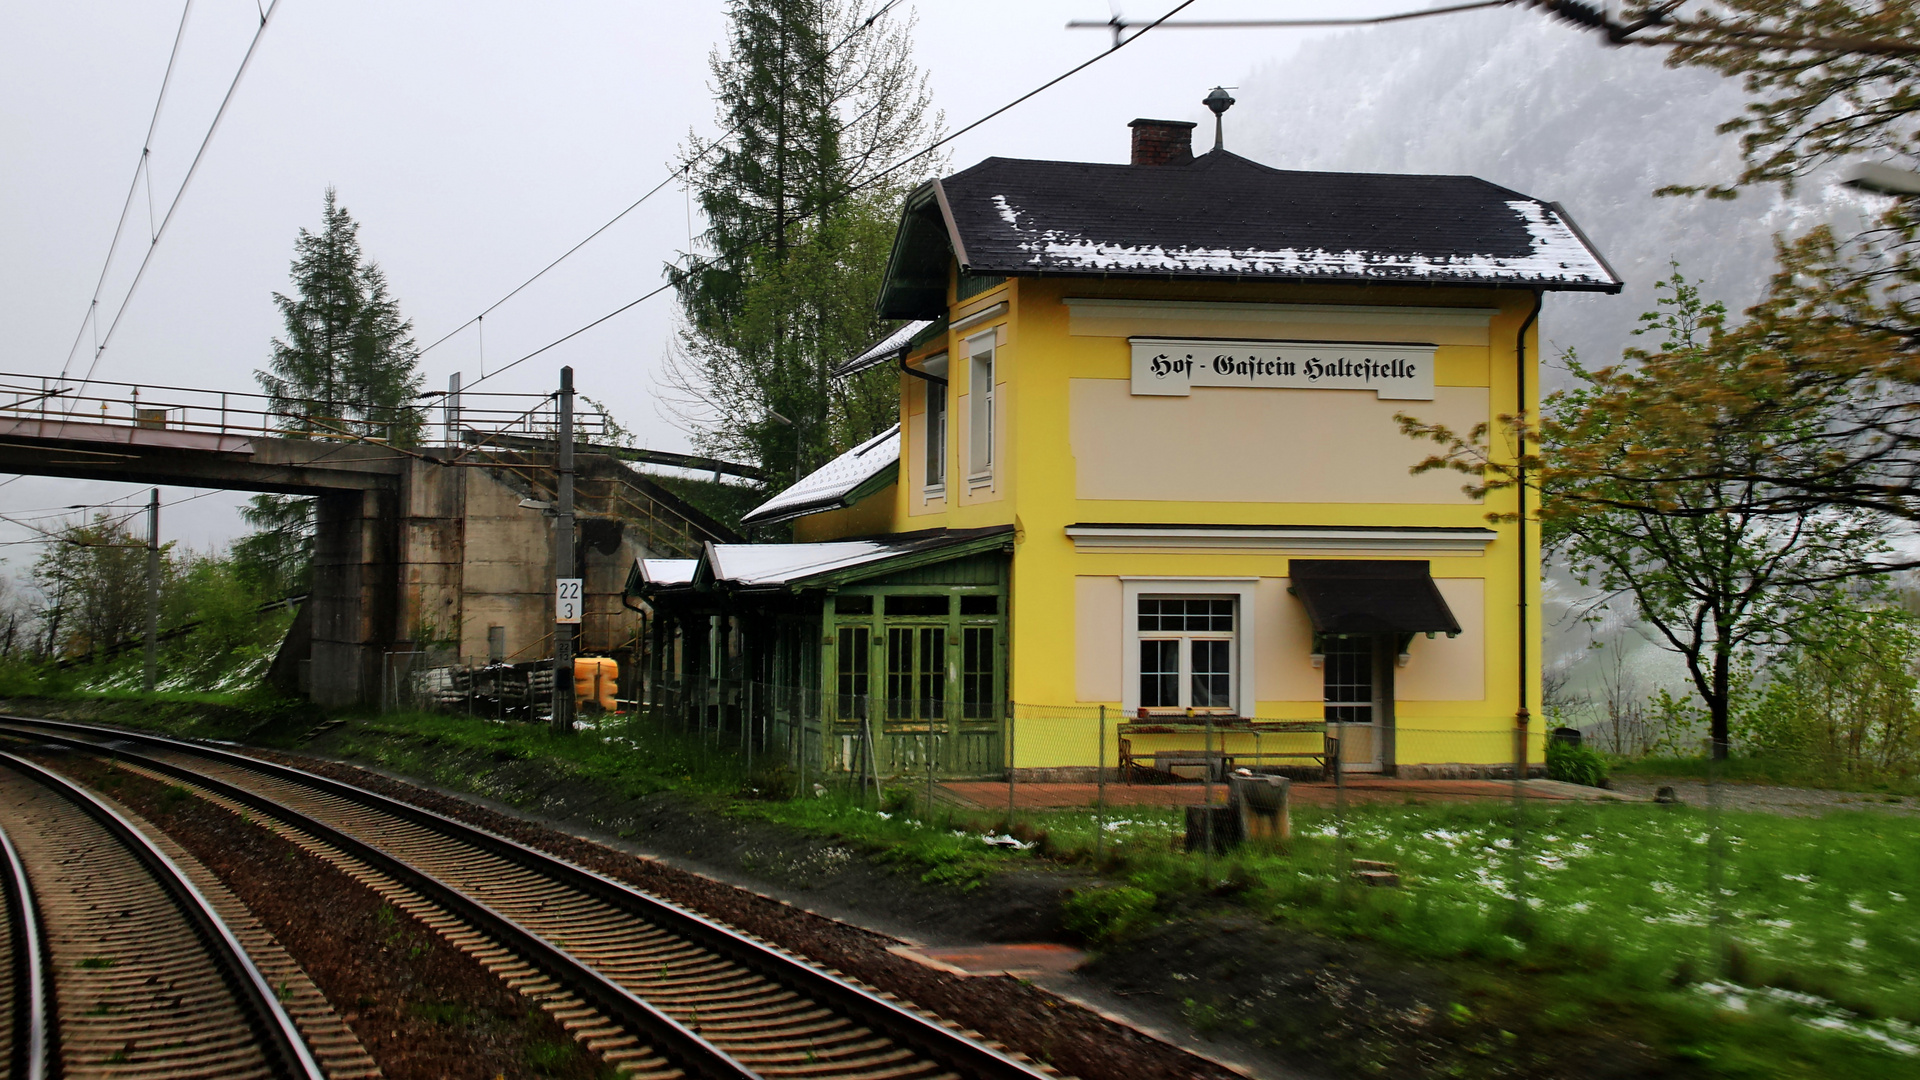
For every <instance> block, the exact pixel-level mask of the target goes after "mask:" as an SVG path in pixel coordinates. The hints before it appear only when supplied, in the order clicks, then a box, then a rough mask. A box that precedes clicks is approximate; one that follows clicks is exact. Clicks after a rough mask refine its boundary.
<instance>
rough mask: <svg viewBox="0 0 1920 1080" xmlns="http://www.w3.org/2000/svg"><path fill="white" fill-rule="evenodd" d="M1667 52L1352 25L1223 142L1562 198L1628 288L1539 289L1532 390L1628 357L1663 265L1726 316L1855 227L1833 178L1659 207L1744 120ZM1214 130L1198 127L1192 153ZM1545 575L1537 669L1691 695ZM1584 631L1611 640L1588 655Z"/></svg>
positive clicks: (1492, 16) (1731, 146)
mask: <svg viewBox="0 0 1920 1080" xmlns="http://www.w3.org/2000/svg"><path fill="white" fill-rule="evenodd" d="M1664 59H1665V53H1664V52H1663V51H1660V50H1654V49H1645V48H1609V47H1606V46H1604V45H1603V44H1601V43H1600V41H1599V40H1598V39H1597V38H1596V37H1595V36H1594V35H1592V34H1590V33H1582V32H1580V31H1577V30H1575V29H1573V28H1571V27H1568V26H1564V25H1560V24H1556V23H1553V22H1550V21H1549V20H1547V19H1545V18H1542V17H1540V16H1539V15H1537V14H1533V13H1530V12H1523V11H1509V10H1495V11H1486V12H1474V13H1470V14H1466V15H1458V16H1446V17H1440V18H1435V19H1432V20H1422V21H1418V22H1412V23H1401V24H1397V25H1391V26H1384V27H1375V28H1370V29H1366V30H1360V31H1354V32H1350V33H1346V34H1342V35H1339V36H1335V37H1331V38H1324V39H1319V40H1316V41H1313V42H1311V43H1309V44H1307V45H1306V46H1305V47H1304V48H1302V49H1301V50H1299V51H1298V52H1296V53H1294V54H1293V55H1291V56H1289V57H1286V58H1284V59H1281V60H1276V61H1274V62H1271V63H1268V64H1266V65H1263V66H1262V67H1260V68H1259V69H1257V70H1255V71H1253V72H1252V73H1250V74H1247V75H1244V76H1242V77H1241V79H1240V87H1239V89H1237V90H1235V91H1234V96H1235V97H1236V98H1238V99H1239V104H1237V105H1236V106H1235V107H1234V109H1233V110H1232V111H1230V112H1228V113H1227V116H1226V128H1227V132H1226V144H1227V146H1228V147H1229V148H1230V149H1233V150H1235V151H1236V152H1238V153H1241V154H1244V155H1246V156H1248V157H1252V158H1254V159H1255V160H1258V161H1261V162H1264V163H1266V164H1269V165H1273V166H1275V167H1278V168H1290V169H1313V170H1352V171H1363V172H1409V173H1456V174H1458V173H1464V174H1469V175H1475V176H1480V177H1483V178H1485V179H1487V180H1490V181H1493V182H1494V183H1497V184H1501V185H1504V186H1507V187H1510V188H1513V189H1514V190H1516V191H1519V192H1522V193H1524V194H1527V195H1531V196H1535V197H1538V198H1542V199H1551V200H1556V201H1558V202H1560V203H1562V204H1563V205H1564V206H1565V207H1566V209H1567V210H1568V212H1569V213H1571V214H1572V216H1573V218H1574V220H1575V221H1577V222H1578V223H1579V224H1580V226H1581V227H1582V228H1583V229H1584V230H1585V232H1586V233H1587V235H1588V236H1589V237H1590V238H1591V239H1592V240H1593V242H1594V244H1595V246H1597V247H1598V248H1599V249H1600V251H1601V253H1602V254H1603V255H1605V256H1606V258H1607V260H1608V261H1609V262H1610V263H1612V265H1613V267H1614V269H1615V271H1616V272H1618V273H1619V274H1620V276H1621V277H1622V278H1624V279H1625V280H1626V282H1627V287H1626V289H1625V290H1624V291H1623V292H1622V293H1621V294H1620V295H1618V296H1606V295H1597V294H1565V293H1562V294H1549V295H1548V297H1547V301H1546V309H1545V311H1544V312H1543V313H1542V316H1541V318H1542V323H1541V326H1542V346H1543V352H1544V359H1545V361H1546V362H1547V364H1548V365H1549V367H1548V370H1547V371H1546V372H1545V374H1544V379H1543V382H1544V386H1545V388H1546V389H1553V388H1555V387H1556V386H1557V385H1563V384H1564V377H1556V371H1555V370H1554V368H1555V367H1556V366H1557V364H1556V361H1557V360H1558V358H1559V356H1560V355H1561V353H1562V352H1563V351H1564V350H1566V349H1568V348H1573V349H1575V350H1577V351H1578V353H1579V354H1580V356H1581V357H1582V358H1583V359H1584V360H1585V361H1586V362H1588V363H1591V364H1605V363H1610V362H1613V361H1616V360H1618V359H1619V358H1620V354H1621V349H1622V348H1623V347H1625V346H1626V345H1627V344H1629V343H1630V342H1632V341H1633V340H1634V339H1633V338H1632V337H1631V336H1630V333H1629V332H1630V331H1631V330H1632V329H1633V327H1634V326H1635V325H1636V319H1637V316H1638V315H1639V313H1640V312H1642V311H1645V310H1647V309H1648V308H1650V307H1652V306H1653V300H1654V290H1653V282H1654V281H1656V280H1657V279H1659V278H1661V277H1664V276H1666V275H1667V274H1668V273H1669V268H1668V263H1669V261H1670V260H1675V259H1677V260H1678V261H1679V262H1680V264H1681V266H1682V269H1683V270H1684V271H1685V272H1686V274H1687V276H1688V277H1690V278H1704V279H1706V282H1707V284H1706V291H1707V294H1708V295H1709V296H1710V297H1713V298H1715V299H1719V300H1722V301H1723V302H1725V303H1726V304H1727V305H1728V307H1729V308H1730V309H1731V310H1733V311H1734V312H1736V313H1737V312H1739V311H1740V310H1741V309H1743V308H1745V307H1747V306H1748V305H1750V304H1752V303H1753V302H1755V301H1756V300H1757V299H1759V296H1760V294H1761V291H1762V290H1763V288H1764V287H1765V285H1766V282H1767V278H1768V276H1769V274H1770V273H1771V271H1772V268H1773V236H1774V235H1775V234H1776V233H1786V234H1794V233H1799V232H1802V231H1804V230H1806V229H1809V228H1812V227H1813V226H1815V225H1817V224H1820V223H1821V222H1823V221H1827V220H1832V221H1834V222H1835V224H1837V225H1839V226H1841V227H1842V228H1843V229H1847V228H1850V227H1852V226H1853V225H1854V224H1855V223H1857V221H1858V217H1857V208H1858V207H1860V206H1861V205H1862V201H1863V200H1862V198H1861V197H1860V196H1857V195H1855V194H1854V193H1852V192H1850V191H1848V190H1847V189H1844V188H1835V187H1833V186H1832V184H1831V182H1830V180H1828V179H1827V178H1816V179H1815V180H1814V181H1810V182H1807V183H1805V184H1803V185H1801V186H1800V188H1799V189H1798V190H1797V191H1796V192H1795V193H1794V194H1793V195H1787V194H1785V193H1783V192H1781V191H1780V190H1779V189H1778V188H1765V189H1756V190H1749V191H1746V192H1743V193H1742V194H1741V196H1740V197H1739V198H1738V199H1735V200H1732V201H1730V202H1729V201H1722V200H1709V199H1706V198H1702V197H1669V198H1655V197H1654V196H1653V191H1654V189H1655V188H1657V187H1660V186H1662V185H1666V184H1687V183H1702V184H1704V183H1710V182H1722V183H1724V182H1726V181H1728V180H1731V179H1732V178H1733V177H1735V176H1737V175H1738V173H1739V169H1740V159H1739V146H1738V143H1737V137H1736V136H1732V135H1721V134H1718V133H1717V132H1715V131H1714V128H1715V127H1716V126H1717V125H1719V124H1720V123H1722V122H1723V121H1725V120H1728V119H1730V118H1732V117H1734V116H1737V115H1739V113H1740V112H1741V110H1742V108H1743V105H1744V98H1743V95H1742V93H1741V88H1740V85H1739V83H1738V82H1737V81H1734V80H1729V79H1726V78H1723V77H1722V76H1720V75H1719V74H1717V73H1714V72H1711V71H1705V70H1700V69H1691V68H1689V69H1678V70H1676V69H1670V68H1667V67H1666V66H1665V64H1664ZM1226 74H1227V73H1224V72H1223V73H1222V75H1223V76H1224V75H1226ZM1202 115H1203V116H1204V115H1205V114H1204V113H1203V114H1202ZM1208 119H1211V118H1210V117H1208ZM1210 127H1211V125H1210V124H1203V126H1202V127H1201V128H1200V129H1199V130H1196V131H1195V133H1194V134H1195V142H1196V144H1201V145H1205V144H1204V143H1202V140H1203V139H1204V138H1205V137H1206V136H1208V135H1210V134H1211V132H1210V131H1208V130H1207V129H1208V128H1210ZM1414 456H1415V453H1414V448H1412V447H1409V458H1410V460H1411V459H1412V458H1413V457H1414ZM1544 584H1545V587H1546V593H1545V610H1544V611H1542V612H1541V617H1542V618H1543V620H1544V625H1543V626H1542V627H1541V631H1542V638H1543V639H1544V644H1545V648H1546V654H1545V660H1546V663H1547V667H1548V669H1549V671H1559V672H1561V673H1564V674H1565V675H1567V676H1568V677H1569V688H1570V691H1571V693H1572V694H1573V695H1576V696H1578V695H1585V696H1588V697H1589V698H1598V697H1600V696H1603V691H1604V687H1603V686H1602V684H1603V683H1607V684H1611V685H1612V686H1613V688H1614V692H1615V693H1618V692H1620V690H1621V689H1622V684H1623V683H1624V684H1625V687H1624V688H1625V690H1626V696H1628V697H1629V698H1639V697H1644V696H1645V695H1646V694H1648V693H1651V692H1652V691H1653V690H1654V689H1655V688H1657V687H1660V686H1667V687H1670V688H1673V689H1675V690H1680V689H1681V688H1682V686H1683V683H1684V679H1683V677H1682V672H1681V670H1680V667H1679V665H1678V662H1677V658H1676V657H1675V656H1674V655H1673V654H1672V653H1669V652H1666V651H1664V650H1662V649H1660V648H1657V647H1654V646H1653V645H1652V644H1651V642H1650V641H1649V639H1648V637H1647V636H1646V633H1645V631H1647V628H1644V627H1636V626H1635V625H1634V624H1633V623H1632V622H1631V621H1630V620H1628V619H1625V618H1622V615H1623V614H1624V612H1619V611H1616V612H1611V613H1609V615H1608V617H1607V618H1606V619H1605V620H1604V622H1603V623H1601V624H1600V625H1597V626H1591V627H1590V626H1588V625H1586V624H1585V623H1583V622H1582V621H1581V620H1580V619H1579V617H1578V609H1579V608H1580V607H1581V606H1582V605H1583V603H1584V602H1585V601H1586V600H1587V599H1588V598H1589V596H1590V594H1589V593H1588V591H1587V590H1585V589H1583V588H1581V587H1580V586H1579V585H1578V584H1577V583H1575V582H1574V581H1572V580H1571V579H1570V578H1569V577H1568V576H1567V574H1566V572H1565V571H1564V569H1562V568H1559V567H1549V569H1548V573H1547V576H1546V581H1545V583H1544ZM1595 640H1599V641H1602V642H1605V643H1606V644H1607V646H1608V647H1607V648H1604V649H1601V650H1599V651H1594V650H1592V649H1590V648H1589V643H1590V642H1592V641H1595ZM1615 653H1618V654H1620V655H1619V661H1618V666H1617V667H1616V661H1615V659H1614V654H1615Z"/></svg>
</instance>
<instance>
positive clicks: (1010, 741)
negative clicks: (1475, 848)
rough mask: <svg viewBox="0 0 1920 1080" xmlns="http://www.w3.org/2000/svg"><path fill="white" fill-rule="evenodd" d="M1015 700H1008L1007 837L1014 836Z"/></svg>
mask: <svg viewBox="0 0 1920 1080" xmlns="http://www.w3.org/2000/svg"><path fill="white" fill-rule="evenodd" d="M1013 712H1014V708H1013V699H1012V698H1008V699H1007V835H1008V836H1012V835H1013Z"/></svg>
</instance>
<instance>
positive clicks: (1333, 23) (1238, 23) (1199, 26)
mask: <svg viewBox="0 0 1920 1080" xmlns="http://www.w3.org/2000/svg"><path fill="white" fill-rule="evenodd" d="M1513 2H1514V0H1475V2H1474V3H1470V4H1454V5H1451V6H1448V7H1437V8H1422V9H1420V10H1418V11H1399V12H1395V13H1393V14H1391V15H1369V16H1350V17H1345V18H1333V19H1188V20H1186V21H1183V22H1167V21H1166V19H1165V17H1164V16H1162V18H1161V20H1160V21H1159V22H1157V23H1154V24H1152V25H1155V26H1164V27H1165V28H1166V29H1168V30H1308V29H1333V28H1336V27H1342V26H1379V25H1381V24H1383V23H1394V22H1405V21H1407V20H1408V19H1425V18H1430V17H1432V16H1435V15H1457V14H1459V13H1460V12H1463V11H1478V10H1480V9H1481V8H1494V7H1509V6H1511V5H1512V4H1513ZM1142 25H1147V24H1143V23H1130V22H1128V21H1126V20H1125V19H1122V18H1121V17H1120V16H1118V15H1115V16H1114V17H1113V18H1111V19H1108V20H1107V21H1106V22H1093V21H1091V20H1088V19H1074V20H1072V21H1071V22H1069V23H1067V29H1069V30H1111V31H1113V33H1114V37H1115V38H1116V39H1119V36H1120V35H1121V34H1122V33H1124V32H1125V31H1127V30H1131V29H1132V28H1134V27H1136V26H1142ZM1121 43H1122V44H1125V42H1124V41H1122V42H1121Z"/></svg>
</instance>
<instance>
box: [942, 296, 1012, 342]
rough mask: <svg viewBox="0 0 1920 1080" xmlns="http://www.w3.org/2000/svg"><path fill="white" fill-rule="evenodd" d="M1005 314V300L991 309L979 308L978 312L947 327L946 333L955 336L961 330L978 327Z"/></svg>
mask: <svg viewBox="0 0 1920 1080" xmlns="http://www.w3.org/2000/svg"><path fill="white" fill-rule="evenodd" d="M1006 313H1007V302H1006V301H1005V300H1002V301H1000V302H999V303H997V304H994V305H993V306H991V307H985V308H981V309H980V310H979V311H976V312H974V313H973V314H971V315H968V316H966V317H965V318H962V319H957V320H955V321H954V323H953V324H952V325H951V326H948V327H947V331H948V332H949V333H954V334H957V333H960V332H961V331H962V330H965V329H967V328H968V327H970V326H978V325H980V324H981V323H983V322H986V321H987V320H988V319H991V318H995V317H997V316H1000V315H1005V314H1006Z"/></svg>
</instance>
